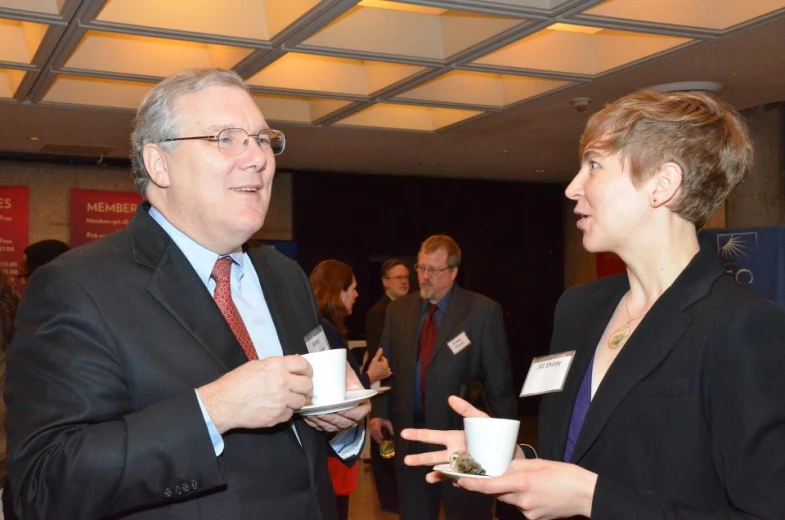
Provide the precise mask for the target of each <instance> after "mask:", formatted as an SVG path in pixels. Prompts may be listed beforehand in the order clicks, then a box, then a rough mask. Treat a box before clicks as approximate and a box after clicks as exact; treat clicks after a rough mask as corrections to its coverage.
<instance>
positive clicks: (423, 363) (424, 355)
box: [417, 303, 438, 403]
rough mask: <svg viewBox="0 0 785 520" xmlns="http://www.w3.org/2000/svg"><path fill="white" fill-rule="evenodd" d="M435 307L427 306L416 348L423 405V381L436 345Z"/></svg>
mask: <svg viewBox="0 0 785 520" xmlns="http://www.w3.org/2000/svg"><path fill="white" fill-rule="evenodd" d="M437 308H438V307H436V305H434V304H432V303H431V304H430V305H429V306H428V314H426V315H425V319H424V320H423V322H422V330H421V331H420V339H419V341H418V342H417V348H418V352H419V355H420V395H422V401H423V403H425V381H426V379H427V378H426V377H425V376H426V374H427V373H428V363H430V361H431V356H432V355H433V346H434V344H436V316H435V314H436V309H437Z"/></svg>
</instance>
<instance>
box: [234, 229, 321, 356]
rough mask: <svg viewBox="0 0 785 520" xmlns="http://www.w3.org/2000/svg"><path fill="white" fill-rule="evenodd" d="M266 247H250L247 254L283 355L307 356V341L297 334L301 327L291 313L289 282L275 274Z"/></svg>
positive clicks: (256, 245)
mask: <svg viewBox="0 0 785 520" xmlns="http://www.w3.org/2000/svg"><path fill="white" fill-rule="evenodd" d="M266 247H268V246H263V245H260V244H254V245H253V246H251V247H248V249H247V250H246V253H248V257H249V258H250V259H251V262H252V263H253V267H254V269H256V273H257V275H258V277H259V283H260V284H261V286H262V293H264V299H265V301H266V302H267V307H268V308H269V309H270V315H271V316H272V318H273V323H274V324H275V330H276V332H277V333H278V341H280V342H281V349H282V350H283V355H284V356H287V355H290V354H305V353H307V352H308V350H307V347H306V345H305V340H304V338H303V337H298V336H297V334H296V331H298V330H299V329H300V327H299V326H297V324H296V323H295V322H294V320H295V319H296V317H295V316H293V315H292V313H291V307H290V305H291V302H290V291H289V290H288V289H287V287H286V282H287V280H284V279H283V278H282V277H281V276H276V275H274V274H273V269H272V267H271V266H270V258H269V256H268V254H267V251H266V250H265V248H266ZM287 311H288V312H287Z"/></svg>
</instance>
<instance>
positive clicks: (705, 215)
mask: <svg viewBox="0 0 785 520" xmlns="http://www.w3.org/2000/svg"><path fill="white" fill-rule="evenodd" d="M580 155H581V169H580V171H579V172H578V174H577V175H576V176H575V178H574V179H573V181H572V182H571V183H570V185H569V186H568V187H567V190H566V195H567V197H568V198H570V199H571V200H574V201H575V214H576V215H577V216H578V224H577V225H578V228H579V229H580V230H581V231H582V232H583V245H584V247H585V248H586V249H587V250H588V251H590V252H601V251H610V252H613V253H615V254H617V255H618V256H619V257H620V258H621V259H622V260H623V261H624V262H625V264H626V266H627V272H626V274H624V275H619V276H615V277H610V278H605V279H601V280H598V281H596V282H594V283H591V284H588V285H584V286H579V287H574V288H571V289H569V290H568V291H566V292H565V293H564V295H563V296H562V298H561V299H560V301H559V303H558V305H557V307H556V314H555V319H554V332H553V338H552V342H551V352H552V353H559V352H564V351H570V350H575V351H576V354H575V357H574V359H573V363H572V366H571V367H570V370H569V373H568V375H567V378H566V380H565V383H564V387H563V390H562V391H561V392H555V393H552V394H549V395H546V396H545V397H544V398H543V402H542V406H541V409H540V422H539V448H540V449H539V452H540V457H541V459H540V460H525V459H522V458H521V459H516V460H515V461H513V463H512V464H511V466H510V468H509V469H508V471H507V473H506V474H505V475H503V476H501V477H498V478H493V479H486V480H471V479H460V480H459V481H458V485H459V486H461V487H464V488H466V489H469V490H473V491H479V492H483V493H493V494H498V495H500V499H501V500H502V501H505V502H509V503H511V504H514V505H515V506H516V507H518V508H519V509H520V510H521V511H522V512H523V514H524V515H525V516H526V517H527V518H531V519H534V518H537V519H542V518H568V517H574V516H575V517H590V518H592V519H602V520H616V519H618V520H622V519H624V520H627V519H630V520H632V519H636V520H637V519H663V520H665V519H668V520H677V519H678V520H686V519H696V520H697V519H706V520H708V519H717V520H718V519H739V520H741V519H753V518H755V519H766V520H775V519H779V520H781V519H783V518H785V491H783V490H785V450H784V449H783V446H785V312H783V310H782V309H781V308H779V307H777V306H776V305H775V304H773V303H771V302H768V301H764V300H762V299H760V298H758V297H756V296H754V295H752V294H750V293H748V292H747V291H746V290H744V289H743V288H742V287H741V286H739V285H738V284H737V283H736V282H735V281H734V280H733V278H731V277H730V276H727V275H725V273H724V269H723V267H722V265H721V264H720V262H719V259H718V258H717V255H716V253H715V252H714V251H712V250H711V248H710V246H708V245H705V246H703V247H701V245H700V244H699V241H698V235H697V230H698V229H700V228H701V227H702V226H703V225H704V224H705V223H706V221H707V220H708V219H709V217H710V216H711V215H712V213H713V212H714V211H715V209H716V208H717V207H718V206H719V205H720V204H721V203H722V202H723V201H724V200H725V199H726V197H727V196H728V194H729V193H730V192H731V191H732V190H733V189H734V188H735V187H736V186H737V185H738V184H739V183H740V182H741V181H742V179H743V178H744V176H745V175H746V174H747V173H748V171H749V170H750V168H751V165H752V146H751V144H750V139H749V136H748V134H747V130H746V128H745V125H744V123H743V120H742V119H741V117H740V116H739V114H737V113H736V112H735V111H733V110H732V109H731V108H730V107H728V106H727V105H725V104H724V103H722V102H720V101H717V100H715V99H712V98H710V97H707V96H705V95H703V94H698V93H671V94H656V93H652V92H638V93H635V94H632V95H629V96H626V97H624V98H621V99H619V100H617V101H615V102H613V103H611V104H609V105H608V106H607V107H605V108H604V109H603V110H601V111H600V112H598V113H597V114H595V115H594V116H592V118H591V119H590V120H589V123H588V125H587V128H586V130H585V132H584V134H583V136H582V138H581V146H580ZM451 401H452V404H453V406H454V408H456V410H457V411H459V412H462V413H464V414H469V415H475V414H477V413H478V412H477V411H476V410H473V409H470V408H468V407H467V404H466V403H465V402H461V401H459V400H457V398H454V397H453V398H451ZM402 435H403V436H404V437H408V438H412V439H417V440H421V441H431V442H433V441H440V442H442V443H444V444H446V446H447V450H445V451H444V452H441V457H442V458H444V457H445V456H446V454H447V453H449V452H452V451H455V450H457V449H460V448H462V447H463V436H462V434H460V433H459V432H438V433H437V432H427V431H409V432H402ZM429 455H430V454H429ZM518 455H519V456H521V454H520V453H519V454H518ZM521 457H522V456H521ZM434 460H435V458H432V459H429V460H425V457H424V456H420V458H412V459H410V460H409V461H407V463H411V464H430V463H434ZM436 478H437V476H436V475H435V474H431V475H429V479H430V480H434V479H436Z"/></svg>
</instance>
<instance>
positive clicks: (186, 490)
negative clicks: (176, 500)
mask: <svg viewBox="0 0 785 520" xmlns="http://www.w3.org/2000/svg"><path fill="white" fill-rule="evenodd" d="M183 491H185V492H186V493H188V492H189V491H191V488H190V487H188V482H183Z"/></svg>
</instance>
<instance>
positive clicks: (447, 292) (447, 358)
mask: <svg viewBox="0 0 785 520" xmlns="http://www.w3.org/2000/svg"><path fill="white" fill-rule="evenodd" d="M460 263H461V250H460V248H459V247H458V244H456V243H455V241H454V240H453V239H452V238H450V237H449V236H446V235H434V236H432V237H430V238H428V239H427V240H425V242H423V243H422V246H421V247H420V252H419V254H418V255H417V265H415V270H416V271H417V278H418V281H419V284H420V291H419V293H413V294H410V295H408V296H404V297H403V298H400V299H398V300H395V301H394V302H392V303H390V305H389V307H388V309H387V319H386V321H385V324H384V332H383V333H382V339H381V345H382V349H383V351H384V355H385V356H386V357H387V358H388V360H389V362H390V368H391V369H392V372H393V374H394V376H393V378H392V380H391V384H390V386H392V390H391V391H390V392H388V393H386V394H384V395H383V396H381V397H380V398H379V399H378V400H377V401H376V402H375V403H374V409H373V416H374V418H373V419H372V420H371V421H370V431H371V435H372V436H373V438H374V439H375V440H376V441H377V442H378V441H379V440H380V439H381V436H382V429H387V430H388V431H389V432H390V433H393V432H399V431H401V430H402V429H404V428H411V427H415V428H431V429H438V430H454V429H462V428H463V423H462V419H461V417H460V416H458V415H457V414H456V413H455V412H453V411H452V410H451V409H450V407H449V406H448V405H447V397H448V396H450V395H463V396H465V395H466V393H467V389H468V387H469V386H470V385H472V384H474V383H476V382H480V383H482V384H483V385H484V389H485V400H486V402H487V405H488V408H489V412H490V413H491V415H493V416H497V417H506V418H515V417H516V401H515V394H514V393H513V388H512V375H511V371H510V355H509V350H508V346H507V335H506V331H505V328H504V320H503V318H502V310H501V307H500V306H499V304H498V303H496V302H495V301H493V300H490V299H488V298H486V297H485V296H482V295H480V294H477V293H474V292H470V291H467V290H465V289H462V288H461V287H460V286H458V285H456V284H455V278H456V276H457V274H458V267H459V266H460ZM473 386H476V385H473ZM420 450H426V451H430V450H429V448H428V447H423V445H421V444H419V443H409V442H408V441H406V440H404V439H402V438H401V437H396V441H395V457H396V460H395V462H396V468H397V475H398V490H399V496H400V502H401V504H400V505H401V519H402V520H420V519H423V520H436V518H437V517H438V511H439V503H440V501H442V500H443V503H444V509H445V512H446V513H447V518H448V519H449V520H457V519H464V518H465V519H473V520H476V519H490V518H491V517H492V510H493V501H492V498H491V497H487V496H482V495H479V494H472V493H467V492H466V491H463V490H460V489H457V488H454V487H453V486H452V485H450V484H447V483H440V484H435V485H429V484H427V483H426V482H425V474H426V473H428V469H427V468H419V467H409V466H405V465H404V463H403V458H404V456H406V455H407V454H409V453H418V452H419V451H420Z"/></svg>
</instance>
